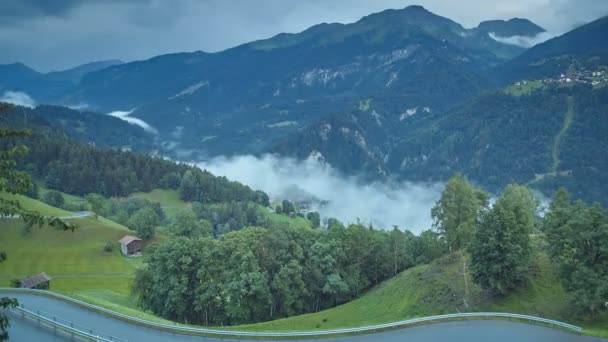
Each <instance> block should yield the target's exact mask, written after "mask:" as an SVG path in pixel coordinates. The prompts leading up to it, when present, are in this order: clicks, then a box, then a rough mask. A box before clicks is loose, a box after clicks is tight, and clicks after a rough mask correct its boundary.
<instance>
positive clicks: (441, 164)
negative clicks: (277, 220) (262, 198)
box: [272, 18, 608, 204]
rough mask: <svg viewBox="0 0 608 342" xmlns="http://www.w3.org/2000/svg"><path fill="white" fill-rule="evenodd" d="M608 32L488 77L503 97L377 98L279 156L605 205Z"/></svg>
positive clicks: (571, 37) (576, 35)
mask: <svg viewBox="0 0 608 342" xmlns="http://www.w3.org/2000/svg"><path fill="white" fill-rule="evenodd" d="M606 23H608V19H607V18H602V19H600V20H597V21H595V22H592V23H590V24H588V25H585V26H583V27H579V28H577V29H575V30H573V31H571V32H569V33H566V34H564V35H563V36H561V37H558V38H555V39H553V40H550V41H548V42H546V43H543V44H540V45H538V46H536V47H534V48H532V49H530V50H528V51H526V52H524V53H523V54H522V55H521V56H519V57H516V58H515V59H514V60H513V61H509V62H506V63H505V64H504V65H502V66H499V67H497V68H495V69H494V70H492V71H491V72H490V73H489V74H490V75H492V74H493V75H494V77H496V78H497V79H501V78H502V82H504V84H505V87H504V88H502V89H495V90H488V91H485V92H483V93H481V94H478V95H476V96H471V97H470V98H469V100H467V101H465V102H463V103H462V104H459V105H455V106H453V107H451V108H450V109H447V110H437V109H436V108H434V107H433V106H432V105H429V104H426V103H424V102H415V101H407V100H404V99H402V98H398V97H390V96H380V97H376V98H371V99H370V100H369V101H368V102H365V103H364V105H360V106H352V107H351V108H349V109H348V110H345V111H342V112H337V113H333V114H332V115H329V116H326V117H324V118H322V119H320V120H318V121H317V122H315V123H314V124H312V125H310V126H308V127H306V128H304V129H300V130H298V132H297V133H295V134H292V135H289V136H287V137H285V138H283V139H281V140H280V141H278V142H277V143H276V144H275V146H274V147H273V148H272V151H273V152H276V153H279V154H282V155H288V156H294V157H297V158H309V157H315V158H317V159H319V160H320V161H322V162H327V163H329V164H331V165H332V166H334V167H336V168H338V169H340V170H341V171H343V172H345V173H349V174H359V173H362V174H365V175H366V176H367V177H370V178H372V179H375V178H378V177H397V178H401V179H405V180H411V181H430V182H435V181H444V180H446V179H448V178H449V177H450V176H451V175H453V174H454V173H455V172H463V173H464V174H465V175H467V177H469V178H470V179H472V180H473V181H474V182H477V183H478V184H480V185H482V186H484V187H485V188H486V189H488V190H490V191H498V190H500V189H501V188H502V187H504V186H505V185H507V184H509V183H513V182H517V183H521V184H528V185H530V186H531V187H534V188H536V189H538V190H541V191H543V192H544V193H551V192H552V191H554V190H555V189H557V188H558V187H559V186H566V187H567V188H568V189H569V190H570V192H572V193H574V194H575V195H576V196H577V197H578V198H583V199H585V200H587V201H589V202H592V201H599V202H602V203H604V204H605V203H607V202H606V198H607V195H608V187H606V186H605V185H603V184H606V182H608V173H606V172H605V171H604V170H606V168H607V167H608V165H607V164H606V162H607V160H606V157H605V151H606V148H608V136H607V135H606V133H605V132H608V117H607V116H606V115H605V113H607V112H608V61H606V60H605V59H604V56H605V55H604V52H605V51H606V50H605V47H606V44H607V43H606V41H605V40H604V39H602V38H601V37H604V36H605V35H606V33H608V32H607V31H606ZM482 26H487V25H482ZM548 67H550V68H548ZM545 75H546V76H545Z"/></svg>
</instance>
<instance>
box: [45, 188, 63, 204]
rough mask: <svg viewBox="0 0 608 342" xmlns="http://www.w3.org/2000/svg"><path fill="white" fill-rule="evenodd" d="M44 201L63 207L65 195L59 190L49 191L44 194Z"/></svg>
mask: <svg viewBox="0 0 608 342" xmlns="http://www.w3.org/2000/svg"><path fill="white" fill-rule="evenodd" d="M42 202H44V203H46V204H48V205H51V206H53V207H56V208H63V205H64V204H65V200H64V199H63V195H62V194H61V193H60V192H59V191H55V190H50V191H47V192H46V193H45V194H44V195H42Z"/></svg>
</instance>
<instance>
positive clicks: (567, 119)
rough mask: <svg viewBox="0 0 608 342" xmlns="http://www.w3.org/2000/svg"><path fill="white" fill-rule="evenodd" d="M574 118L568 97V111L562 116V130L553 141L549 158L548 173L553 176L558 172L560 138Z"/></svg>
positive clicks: (572, 100) (572, 101)
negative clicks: (549, 166)
mask: <svg viewBox="0 0 608 342" xmlns="http://www.w3.org/2000/svg"><path fill="white" fill-rule="evenodd" d="M573 117H574V99H573V98H572V96H568V110H566V114H565V115H564V124H563V125H562V129H561V130H560V131H559V133H557V135H556V136H555V140H554V141H553V147H552V148H551V158H552V160H553V163H552V165H551V170H550V173H551V174H553V175H557V173H558V170H559V164H560V160H559V146H560V144H561V142H562V138H563V137H564V135H565V134H566V132H567V131H568V128H570V124H571V123H572V118H573Z"/></svg>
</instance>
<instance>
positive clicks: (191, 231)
mask: <svg viewBox="0 0 608 342" xmlns="http://www.w3.org/2000/svg"><path fill="white" fill-rule="evenodd" d="M171 231H173V233H174V234H176V235H178V236H184V237H190V238H195V237H208V236H211V233H212V226H211V223H210V222H209V221H207V220H199V219H197V218H196V215H194V212H192V210H181V211H179V212H178V213H177V214H176V215H175V220H174V222H173V224H171Z"/></svg>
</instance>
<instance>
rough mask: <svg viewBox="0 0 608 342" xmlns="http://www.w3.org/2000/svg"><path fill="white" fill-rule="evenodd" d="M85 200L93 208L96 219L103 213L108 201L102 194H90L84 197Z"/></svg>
mask: <svg viewBox="0 0 608 342" xmlns="http://www.w3.org/2000/svg"><path fill="white" fill-rule="evenodd" d="M84 199H85V200H87V203H89V206H90V207H91V211H92V212H93V213H95V217H96V218H97V215H99V213H101V211H102V209H103V207H104V205H105V203H106V199H105V198H104V197H103V196H101V195H100V194H88V195H86V196H84Z"/></svg>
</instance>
